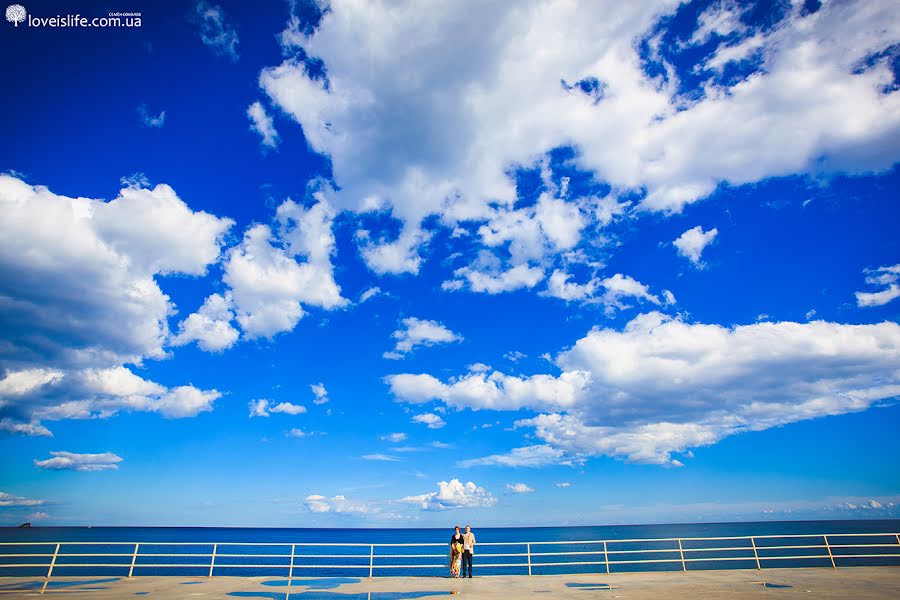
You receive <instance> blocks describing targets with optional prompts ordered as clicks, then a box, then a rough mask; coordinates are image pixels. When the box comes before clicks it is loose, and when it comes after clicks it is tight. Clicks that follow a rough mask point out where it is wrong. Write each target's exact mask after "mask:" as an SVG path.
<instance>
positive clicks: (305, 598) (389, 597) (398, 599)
mask: <svg viewBox="0 0 900 600" xmlns="http://www.w3.org/2000/svg"><path fill="white" fill-rule="evenodd" d="M452 593H453V592H444V591H440V592H437V591H424V592H359V593H355V594H341V593H338V592H320V591H310V592H297V593H296V594H286V593H282V592H230V593H229V594H228V595H229V596H236V597H239V598H269V599H270V600H414V599H416V598H430V597H432V596H449V595H451V594H452Z"/></svg>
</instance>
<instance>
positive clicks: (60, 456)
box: [34, 452, 122, 471]
mask: <svg viewBox="0 0 900 600" xmlns="http://www.w3.org/2000/svg"><path fill="white" fill-rule="evenodd" d="M50 454H51V455H52V457H53V458H48V459H46V460H35V461H34V465H35V466H36V467H38V468H41V469H49V470H54V471H64V470H67V471H115V470H117V469H118V468H119V463H120V462H122V457H121V456H118V455H116V454H113V453H112V452H104V453H102V454H77V453H75V452H51V453H50Z"/></svg>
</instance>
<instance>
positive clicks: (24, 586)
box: [0, 577, 121, 592]
mask: <svg viewBox="0 0 900 600" xmlns="http://www.w3.org/2000/svg"><path fill="white" fill-rule="evenodd" d="M119 579H121V577H111V578H109V579H89V580H81V581H52V580H51V581H49V582H46V581H44V580H41V581H23V582H20V583H8V584H5V585H0V590H4V591H10V590H16V591H18V590H21V591H23V592H30V591H32V590H40V589H41V588H43V587H44V583H46V584H47V589H48V590H49V589H62V588H70V587H77V586H82V585H96V584H98V583H111V582H113V581H118V580H119ZM85 589H92V590H105V589H106V588H105V587H94V588H85Z"/></svg>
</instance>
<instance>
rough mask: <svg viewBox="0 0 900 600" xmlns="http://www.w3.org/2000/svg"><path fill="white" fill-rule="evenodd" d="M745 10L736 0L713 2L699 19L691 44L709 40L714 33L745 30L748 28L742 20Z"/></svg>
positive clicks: (723, 33)
mask: <svg viewBox="0 0 900 600" xmlns="http://www.w3.org/2000/svg"><path fill="white" fill-rule="evenodd" d="M743 12H744V10H742V8H741V5H740V4H739V3H737V2H735V1H734V0H723V1H720V2H714V3H711V4H710V5H709V6H708V7H707V9H706V10H704V11H703V12H702V13H701V14H700V17H699V18H698V20H697V21H698V22H697V29H695V30H694V33H693V34H692V36H691V44H703V43H705V42H708V41H709V39H710V38H711V37H712V36H713V35H718V36H727V35H728V34H730V33H734V32H740V31H743V30H744V29H745V28H746V27H745V26H744V24H743V23H741V20H740V19H741V14H742V13H743Z"/></svg>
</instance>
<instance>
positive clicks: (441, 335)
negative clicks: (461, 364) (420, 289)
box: [383, 317, 462, 359]
mask: <svg viewBox="0 0 900 600" xmlns="http://www.w3.org/2000/svg"><path fill="white" fill-rule="evenodd" d="M401 323H402V325H403V327H402V328H401V329H398V330H397V331H395V332H394V333H393V334H391V337H392V338H394V339H395V340H397V343H396V344H395V345H394V349H393V350H392V351H390V352H385V353H384V355H383V356H384V358H390V359H400V358H403V357H404V356H406V355H407V354H409V353H410V352H412V351H413V350H414V349H415V348H417V347H419V346H426V347H427V346H434V345H436V344H449V343H452V342H459V341H461V340H462V336H460V335H459V334H457V333H453V332H452V331H450V330H449V329H447V328H446V327H445V326H444V325H443V324H442V323H438V322H437V321H426V320H424V319H417V318H416V317H408V318H406V319H403V320H402V321H401Z"/></svg>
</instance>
